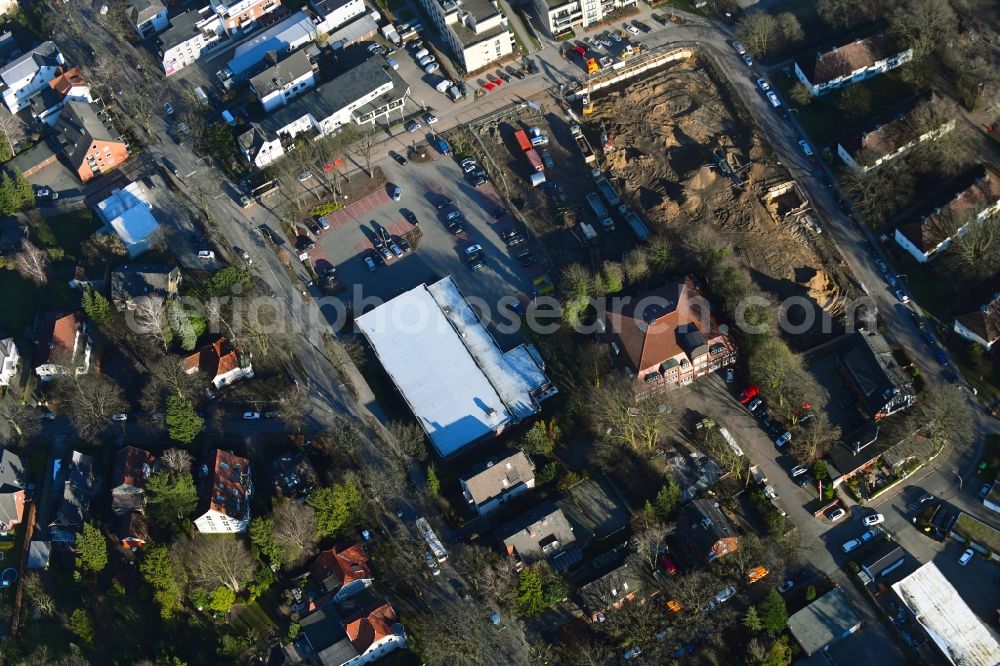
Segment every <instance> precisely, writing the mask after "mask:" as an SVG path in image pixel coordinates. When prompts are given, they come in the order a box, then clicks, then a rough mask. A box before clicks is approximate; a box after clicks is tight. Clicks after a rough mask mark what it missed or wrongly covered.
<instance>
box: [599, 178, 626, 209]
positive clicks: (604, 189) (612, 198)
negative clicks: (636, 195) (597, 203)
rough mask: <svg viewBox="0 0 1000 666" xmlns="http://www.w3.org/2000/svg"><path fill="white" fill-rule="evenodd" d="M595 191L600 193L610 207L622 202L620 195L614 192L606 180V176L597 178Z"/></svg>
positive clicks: (615, 206)
mask: <svg viewBox="0 0 1000 666" xmlns="http://www.w3.org/2000/svg"><path fill="white" fill-rule="evenodd" d="M597 191H598V192H600V193H601V196H602V197H604V200H605V201H607V202H608V205H609V206H611V207H612V208H617V207H618V205H619V204H620V203H621V202H622V200H621V197H619V196H618V193H617V192H615V189H614V188H613V187H611V183H609V182H608V179H607V178H598V179H597Z"/></svg>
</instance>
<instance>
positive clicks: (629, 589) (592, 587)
mask: <svg viewBox="0 0 1000 666" xmlns="http://www.w3.org/2000/svg"><path fill="white" fill-rule="evenodd" d="M656 593H657V590H656V588H655V586H654V585H653V584H652V580H650V577H649V576H648V575H646V574H645V572H644V571H643V570H642V569H641V567H639V566H637V565H636V564H635V563H632V564H628V563H626V564H623V565H621V566H620V567H618V568H616V569H612V570H611V571H609V572H608V573H606V574H604V575H603V576H598V577H597V578H596V579H594V580H592V581H590V582H589V583H586V584H584V585H581V586H580V588H579V589H578V590H577V593H576V596H577V599H578V600H579V602H580V607H581V608H582V609H583V610H584V612H585V613H586V614H587V617H589V618H590V621H591V622H604V621H605V619H606V618H605V615H606V614H607V613H608V612H610V611H612V610H613V609H616V608H620V607H622V606H623V605H625V604H626V603H645V602H646V600H647V599H648V598H650V597H652V596H655V595H656Z"/></svg>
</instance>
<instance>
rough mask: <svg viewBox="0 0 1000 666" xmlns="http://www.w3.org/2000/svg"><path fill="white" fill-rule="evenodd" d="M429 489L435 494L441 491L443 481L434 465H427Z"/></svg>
mask: <svg viewBox="0 0 1000 666" xmlns="http://www.w3.org/2000/svg"><path fill="white" fill-rule="evenodd" d="M427 490H429V491H431V492H432V493H434V494H435V495H437V494H439V493H440V492H441V481H440V480H439V479H438V475H437V470H436V469H434V465H428V466H427Z"/></svg>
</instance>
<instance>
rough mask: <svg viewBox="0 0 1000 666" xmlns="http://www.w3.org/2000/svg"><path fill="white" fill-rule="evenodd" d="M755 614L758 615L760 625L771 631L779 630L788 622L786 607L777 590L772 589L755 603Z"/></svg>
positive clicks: (776, 631)
mask: <svg viewBox="0 0 1000 666" xmlns="http://www.w3.org/2000/svg"><path fill="white" fill-rule="evenodd" d="M757 615H758V616H759V617H760V625H761V627H762V628H763V629H765V630H766V631H769V632H771V633H775V634H776V633H778V632H780V631H781V630H783V629H784V628H785V625H786V624H787V623H788V609H787V608H786V607H785V600H784V599H783V598H782V596H781V595H780V594H779V593H778V591H777V590H773V589H772V590H771V591H770V592H768V593H767V596H765V597H764V598H763V599H761V601H760V603H759V604H757Z"/></svg>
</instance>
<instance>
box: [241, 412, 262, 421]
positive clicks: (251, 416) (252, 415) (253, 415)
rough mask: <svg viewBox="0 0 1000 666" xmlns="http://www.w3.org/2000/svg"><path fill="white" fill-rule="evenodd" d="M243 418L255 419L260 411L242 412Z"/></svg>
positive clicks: (258, 416)
mask: <svg viewBox="0 0 1000 666" xmlns="http://www.w3.org/2000/svg"><path fill="white" fill-rule="evenodd" d="M243 418H244V419H246V420H247V421H256V420H257V419H259V418H260V412H243Z"/></svg>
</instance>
